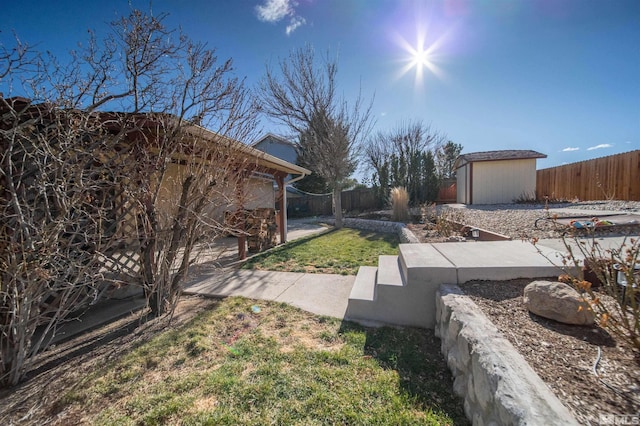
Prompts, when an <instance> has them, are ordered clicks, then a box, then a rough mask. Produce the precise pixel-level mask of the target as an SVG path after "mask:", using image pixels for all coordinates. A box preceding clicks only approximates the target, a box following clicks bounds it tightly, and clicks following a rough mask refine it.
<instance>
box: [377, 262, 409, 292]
mask: <svg viewBox="0 0 640 426" xmlns="http://www.w3.org/2000/svg"><path fill="white" fill-rule="evenodd" d="M376 284H377V285H387V286H398V287H402V286H404V285H405V280H404V277H403V275H402V269H401V266H400V257H399V256H389V255H382V256H379V257H378V277H377V279H376Z"/></svg>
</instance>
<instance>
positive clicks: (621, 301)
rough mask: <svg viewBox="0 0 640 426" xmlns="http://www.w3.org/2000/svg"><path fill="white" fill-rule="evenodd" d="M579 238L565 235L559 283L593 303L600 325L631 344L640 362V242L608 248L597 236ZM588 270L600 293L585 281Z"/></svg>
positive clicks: (626, 242)
mask: <svg viewBox="0 0 640 426" xmlns="http://www.w3.org/2000/svg"><path fill="white" fill-rule="evenodd" d="M592 232H593V231H592ZM582 235H584V234H582ZM579 236H580V234H576V233H568V234H567V233H565V234H563V236H562V242H563V244H564V247H565V249H566V253H565V254H564V256H563V257H562V258H561V262H562V266H561V267H562V269H563V271H564V272H565V273H564V274H563V275H561V276H560V277H559V281H562V282H565V283H567V284H571V285H572V286H573V287H574V288H575V289H576V290H577V291H578V292H579V293H580V294H581V296H582V298H583V300H584V301H585V302H587V303H588V304H589V307H590V308H589V309H591V310H593V312H594V314H595V316H596V321H597V323H598V324H599V325H600V326H601V327H602V328H604V329H606V330H607V331H609V332H610V333H611V334H612V335H615V336H617V337H619V338H621V339H623V340H626V341H627V342H629V343H630V344H631V346H632V347H633V348H634V350H635V352H636V359H637V360H638V361H639V362H640V288H638V287H639V286H640V282H639V277H638V271H637V269H636V268H638V266H640V239H639V238H625V240H624V241H623V243H622V244H621V245H620V247H617V248H608V249H607V248H604V247H603V246H602V245H601V244H600V243H599V242H598V241H597V240H596V238H595V236H594V234H593V233H592V234H591V235H590V236H589V238H587V239H584V238H579ZM533 243H534V244H535V243H536V239H534V240H533ZM538 252H539V253H541V254H542V252H541V251H540V250H538ZM543 256H545V255H544V254H543ZM545 257H546V258H547V260H549V261H550V262H551V263H554V262H553V261H552V260H551V259H549V257H547V256H545ZM585 271H588V272H590V275H591V277H590V279H591V280H592V281H596V280H597V281H599V282H600V287H599V288H598V290H596V291H594V290H593V288H592V287H594V286H593V284H594V283H593V282H592V281H589V280H587V279H585ZM618 273H620V274H621V275H622V276H624V278H625V280H626V283H627V285H626V287H623V286H621V285H619V284H618ZM603 295H606V296H609V297H608V298H605V297H602V296H603ZM606 299H608V300H606Z"/></svg>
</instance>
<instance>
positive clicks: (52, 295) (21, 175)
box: [0, 10, 260, 385]
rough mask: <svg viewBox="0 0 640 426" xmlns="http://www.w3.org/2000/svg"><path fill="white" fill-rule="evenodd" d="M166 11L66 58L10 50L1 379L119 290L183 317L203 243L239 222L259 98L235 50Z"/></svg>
mask: <svg viewBox="0 0 640 426" xmlns="http://www.w3.org/2000/svg"><path fill="white" fill-rule="evenodd" d="M164 19H165V15H160V16H157V17H156V16H153V15H151V14H147V13H144V12H141V11H138V10H133V11H132V12H131V13H130V14H129V15H128V16H126V17H123V18H122V19H120V20H118V21H116V22H114V23H112V24H111V29H112V31H111V32H110V34H109V35H108V36H107V37H106V38H105V39H104V40H101V41H98V40H96V38H95V37H94V36H93V35H92V36H91V37H90V40H89V41H88V43H87V44H86V46H85V47H84V49H81V50H80V51H79V52H77V53H74V54H72V57H71V59H70V60H69V61H62V60H59V59H58V58H54V57H51V56H47V55H44V54H42V55H41V54H39V53H38V52H36V51H34V50H33V49H31V48H30V47H29V46H28V45H26V44H24V43H22V42H20V41H16V43H15V46H13V47H4V46H0V59H1V60H0V67H1V68H0V92H3V95H4V96H3V97H0V144H1V148H2V151H1V153H0V155H1V157H0V181H1V182H2V188H3V190H2V192H0V211H1V215H0V217H1V219H0V256H1V257H0V265H1V266H2V267H1V268H0V271H1V272H0V278H1V282H0V356H1V357H2V358H1V360H0V384H2V385H12V384H15V383H17V382H18V381H19V380H21V379H22V377H23V376H24V373H25V372H26V370H27V368H28V366H29V363H30V361H31V359H32V358H33V356H34V355H35V354H36V353H37V352H38V351H39V350H41V349H42V348H43V347H44V346H46V345H47V343H48V339H49V338H51V337H52V336H53V335H54V334H55V332H56V330H57V328H58V327H59V325H60V324H61V323H63V322H64V321H65V319H66V318H68V316H69V315H70V314H71V313H72V312H73V311H75V310H77V309H78V308H79V307H83V306H86V305H87V304H90V303H94V302H96V301H98V300H99V299H100V297H101V295H103V294H104V293H105V292H109V291H111V290H113V289H114V288H116V287H119V286H122V285H127V284H131V283H133V282H139V283H140V284H139V285H141V286H142V288H143V289H144V292H145V294H146V296H147V301H148V306H149V308H150V310H151V312H152V313H153V314H155V315H160V314H163V313H164V312H172V309H173V307H175V303H176V302H177V298H178V296H179V294H180V291H181V282H182V280H183V279H184V277H185V276H186V274H187V271H188V267H189V265H190V264H191V263H192V262H193V261H194V259H195V258H196V256H197V252H198V250H200V249H201V248H202V247H204V245H205V244H206V243H207V242H208V241H211V240H212V239H214V238H217V237H219V236H221V235H223V234H225V233H228V232H231V233H238V232H242V230H238V229H235V228H232V227H230V225H229V223H227V222H225V221H224V220H222V219H221V215H220V214H221V212H222V210H224V209H225V208H229V209H237V208H238V209H241V208H243V206H242V205H241V204H242V203H240V204H238V199H239V195H240V194H243V193H246V186H247V180H246V177H247V172H246V171H247V170H248V171H250V170H256V171H260V168H259V166H258V165H257V164H254V162H255V160H251V159H250V157H248V156H247V155H244V151H243V148H242V144H240V143H239V142H237V139H243V138H245V137H246V136H247V135H248V134H249V132H251V131H252V129H253V128H254V127H255V123H256V117H257V109H256V108H255V103H254V101H253V99H252V98H251V96H250V94H249V92H248V90H247V89H246V88H245V86H244V82H243V81H242V80H239V79H238V78H236V77H234V75H233V72H232V71H233V69H232V64H231V61H230V60H229V61H224V62H222V63H220V62H218V60H217V57H216V55H215V51H213V50H211V49H208V48H207V47H206V46H205V45H202V44H199V43H195V42H193V41H191V40H189V39H188V38H187V37H186V36H184V35H183V34H181V33H180V32H179V31H174V30H169V29H167V28H166V27H165V26H164V23H163V21H164ZM45 56H46V57H45ZM114 111H124V112H114ZM201 126H206V127H207V128H208V129H209V130H211V131H209V130H206V129H205V128H204V127H201ZM240 198H244V197H240ZM123 253H124V254H126V256H128V257H127V258H128V259H129V260H131V261H132V262H134V263H137V265H136V266H134V267H130V268H129V274H130V275H129V276H128V278H127V279H126V280H123V278H122V273H123V269H122V266H121V265H118V264H117V263H118V262H117V258H118V256H121V255H123ZM116 255H118V256H116ZM36 330H38V333H36ZM34 336H38V337H37V338H34Z"/></svg>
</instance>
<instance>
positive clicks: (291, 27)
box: [287, 16, 307, 35]
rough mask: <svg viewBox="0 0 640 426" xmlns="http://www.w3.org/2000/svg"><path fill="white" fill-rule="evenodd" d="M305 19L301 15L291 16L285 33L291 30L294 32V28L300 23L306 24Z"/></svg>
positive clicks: (289, 32)
mask: <svg viewBox="0 0 640 426" xmlns="http://www.w3.org/2000/svg"><path fill="white" fill-rule="evenodd" d="M306 23H307V21H306V20H305V19H304V18H303V17H301V16H294V17H293V18H291V21H290V22H289V25H287V35H289V34H291V33H292V32H294V31H295V30H296V28H298V27H299V26H301V25H304V24H306Z"/></svg>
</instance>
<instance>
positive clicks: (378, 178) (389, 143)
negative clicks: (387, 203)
mask: <svg viewBox="0 0 640 426" xmlns="http://www.w3.org/2000/svg"><path fill="white" fill-rule="evenodd" d="M445 140H446V137H445V136H444V135H442V134H441V133H440V132H438V131H435V130H432V129H431V126H427V125H425V124H424V123H422V122H421V121H407V122H401V123H400V124H399V125H397V126H396V127H395V128H393V129H391V130H389V131H386V132H378V133H376V134H375V135H374V136H373V137H372V138H371V139H370V140H369V141H368V143H367V145H366V147H365V148H364V157H365V161H366V162H367V164H368V165H370V166H371V168H372V169H373V170H374V172H375V173H374V176H373V181H374V183H375V184H376V186H377V188H378V190H379V196H380V197H382V198H387V197H388V191H389V188H390V187H404V188H406V189H407V191H408V193H409V197H410V199H411V202H412V203H413V204H419V203H421V202H424V201H427V200H429V199H430V198H433V197H434V193H437V182H436V179H435V178H436V175H435V164H434V152H437V151H438V150H439V148H440V146H441V145H442V144H443V143H444V141H445ZM434 191H435V192H434Z"/></svg>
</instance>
